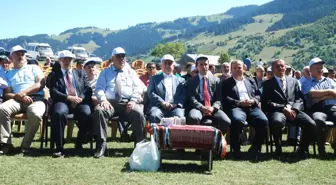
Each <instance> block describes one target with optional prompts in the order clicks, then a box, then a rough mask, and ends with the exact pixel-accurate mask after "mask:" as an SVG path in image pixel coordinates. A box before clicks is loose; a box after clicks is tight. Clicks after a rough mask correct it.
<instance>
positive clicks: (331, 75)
mask: <svg viewBox="0 0 336 185" xmlns="http://www.w3.org/2000/svg"><path fill="white" fill-rule="evenodd" d="M328 78H330V79H331V80H334V81H335V82H336V78H335V70H334V69H333V68H329V69H328Z"/></svg>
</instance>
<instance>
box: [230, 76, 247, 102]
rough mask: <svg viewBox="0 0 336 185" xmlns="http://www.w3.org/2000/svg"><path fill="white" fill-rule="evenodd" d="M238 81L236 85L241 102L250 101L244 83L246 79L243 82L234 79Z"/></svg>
mask: <svg viewBox="0 0 336 185" xmlns="http://www.w3.org/2000/svg"><path fill="white" fill-rule="evenodd" d="M233 79H234V80H235V81H236V85H237V88H238V94H239V100H241V101H242V100H250V97H249V95H248V93H247V89H246V86H245V83H244V78H243V79H242V80H237V79H235V78H233Z"/></svg>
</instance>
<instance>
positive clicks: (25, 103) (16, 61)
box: [0, 46, 45, 154]
mask: <svg viewBox="0 0 336 185" xmlns="http://www.w3.org/2000/svg"><path fill="white" fill-rule="evenodd" d="M25 53H26V50H25V49H23V48H22V47H21V46H14V47H13V48H12V50H11V57H12V60H13V69H12V70H10V71H8V72H7V73H6V80H7V82H8V87H7V88H6V89H5V90H4V99H5V100H7V101H5V102H4V103H2V104H1V105H0V124H1V125H0V127H1V129H0V140H1V144H2V151H1V153H3V154H6V153H10V152H11V151H12V149H13V145H12V143H11V119H10V116H11V115H13V114H17V113H21V112H24V113H26V114H27V118H28V122H26V125H25V131H26V133H25V136H24V138H23V141H22V144H21V148H22V150H23V151H24V152H28V151H29V149H30V145H31V143H32V141H33V139H34V136H35V133H36V131H37V130H38V128H39V126H40V122H41V121H42V116H43V114H44V112H45V104H44V103H43V101H41V100H42V99H43V98H44V93H43V88H44V86H45V81H44V74H43V72H42V70H41V69H40V68H39V67H38V66H36V65H27V60H26V57H25Z"/></svg>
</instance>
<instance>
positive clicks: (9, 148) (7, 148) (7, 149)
mask: <svg viewBox="0 0 336 185" xmlns="http://www.w3.org/2000/svg"><path fill="white" fill-rule="evenodd" d="M13 151H14V146H13V145H12V144H2V145H1V152H0V154H2V155H6V154H10V153H12V152H13Z"/></svg>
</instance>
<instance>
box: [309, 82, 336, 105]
mask: <svg viewBox="0 0 336 185" xmlns="http://www.w3.org/2000/svg"><path fill="white" fill-rule="evenodd" d="M326 89H334V90H336V83H335V81H333V80H331V79H329V78H325V77H322V78H321V79H320V80H317V79H315V78H313V77H311V78H310V80H307V81H305V82H304V83H303V84H302V92H303V94H304V95H307V94H308V93H309V92H310V91H312V90H326ZM306 98H307V101H308V104H309V102H312V100H311V98H310V97H309V96H306ZM324 105H336V99H328V100H324Z"/></svg>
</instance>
